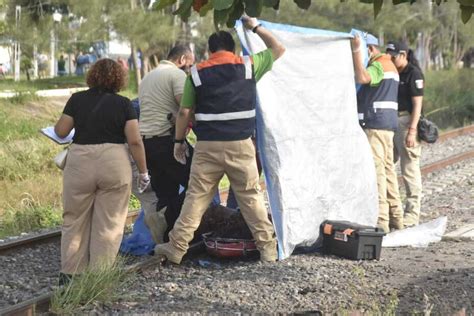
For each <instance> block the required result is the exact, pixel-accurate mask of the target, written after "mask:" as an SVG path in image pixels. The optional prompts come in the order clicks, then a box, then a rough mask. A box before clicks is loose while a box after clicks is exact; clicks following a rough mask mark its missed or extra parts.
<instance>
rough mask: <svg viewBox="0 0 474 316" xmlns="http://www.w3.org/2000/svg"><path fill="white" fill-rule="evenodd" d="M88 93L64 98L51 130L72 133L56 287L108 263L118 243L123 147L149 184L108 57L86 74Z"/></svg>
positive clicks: (130, 112) (125, 173) (125, 177)
mask: <svg viewBox="0 0 474 316" xmlns="http://www.w3.org/2000/svg"><path fill="white" fill-rule="evenodd" d="M87 84H88V86H89V88H90V89H89V90H86V91H82V92H78V93H75V94H73V95H72V96H71V98H70V99H69V100H68V102H67V104H66V106H65V108H64V111H63V114H62V115H61V117H60V119H59V121H58V122H57V123H56V126H55V132H56V134H58V136H60V137H65V136H66V135H68V134H69V132H70V131H71V130H72V129H73V128H74V129H75V134H74V138H73V143H72V145H71V147H70V150H69V154H68V157H67V160H66V167H65V169H64V178H63V204H64V215H63V219H64V223H63V228H62V238H61V273H60V283H65V282H67V281H68V280H69V278H70V276H71V275H73V274H76V273H81V272H83V271H84V270H85V269H86V268H87V267H89V266H90V267H98V266H100V265H103V264H111V263H113V261H114V259H115V257H116V255H117V253H118V249H119V246H120V242H121V240H122V235H123V229H124V225H125V220H126V217H127V213H128V202H129V198H130V189H131V181H132V171H131V166H130V160H129V155H128V149H127V147H126V145H125V143H128V146H129V149H130V152H131V153H132V156H133V158H134V160H135V161H136V163H137V166H138V169H139V171H140V179H139V180H140V186H141V187H142V188H145V187H146V186H147V185H148V183H149V178H148V170H147V166H146V162H145V151H144V147H143V143H142V140H141V137H140V133H139V129H138V120H137V114H136V112H135V110H134V109H133V107H132V104H131V102H130V100H129V99H127V98H125V97H122V96H120V95H118V94H117V92H118V91H119V90H120V89H121V88H123V87H124V86H125V84H126V75H125V72H124V70H123V69H122V67H121V66H120V65H119V64H118V63H116V62H115V61H113V60H111V59H101V60H99V61H98V62H96V63H95V64H94V65H93V66H92V68H91V69H90V71H89V72H88V74H87Z"/></svg>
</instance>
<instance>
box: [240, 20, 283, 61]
mask: <svg viewBox="0 0 474 316" xmlns="http://www.w3.org/2000/svg"><path fill="white" fill-rule="evenodd" d="M242 22H243V23H244V26H245V27H246V28H247V29H249V30H252V32H254V33H256V34H257V35H258V36H260V38H261V39H262V41H263V42H264V43H265V45H266V46H267V47H268V48H269V49H271V51H272V54H273V60H277V59H278V58H280V57H281V56H282V55H283V54H284V53H285V47H284V46H283V44H282V43H281V42H280V41H278V39H277V38H276V37H275V35H273V34H272V33H271V32H270V31H268V30H267V29H265V28H264V27H262V25H261V24H259V23H258V20H257V19H256V18H250V17H248V16H243V17H242Z"/></svg>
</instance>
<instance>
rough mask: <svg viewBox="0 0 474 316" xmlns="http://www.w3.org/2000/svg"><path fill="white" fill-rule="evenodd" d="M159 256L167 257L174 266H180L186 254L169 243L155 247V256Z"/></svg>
mask: <svg viewBox="0 0 474 316" xmlns="http://www.w3.org/2000/svg"><path fill="white" fill-rule="evenodd" d="M159 255H162V256H165V257H166V259H167V260H168V261H170V262H172V263H174V264H180V263H181V260H182V259H183V256H184V255H185V252H182V251H180V250H178V249H176V248H175V247H173V245H171V243H169V242H167V243H164V244H159V245H156V246H155V256H159Z"/></svg>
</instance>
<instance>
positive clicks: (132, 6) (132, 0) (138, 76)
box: [130, 0, 143, 88]
mask: <svg viewBox="0 0 474 316" xmlns="http://www.w3.org/2000/svg"><path fill="white" fill-rule="evenodd" d="M136 7H137V4H136V2H135V0H130V9H131V10H132V12H133V11H135V9H136ZM130 48H131V56H132V64H133V68H135V76H136V83H137V88H138V86H140V82H141V80H142V74H141V70H140V69H139V68H138V60H137V58H138V56H137V53H136V51H135V43H134V41H133V38H131V39H130ZM141 66H142V67H143V65H141Z"/></svg>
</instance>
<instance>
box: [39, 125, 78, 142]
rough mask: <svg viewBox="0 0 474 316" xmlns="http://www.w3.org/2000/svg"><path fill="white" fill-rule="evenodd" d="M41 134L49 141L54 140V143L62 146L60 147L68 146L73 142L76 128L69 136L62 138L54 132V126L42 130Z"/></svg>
mask: <svg viewBox="0 0 474 316" xmlns="http://www.w3.org/2000/svg"><path fill="white" fill-rule="evenodd" d="M41 133H42V134H43V135H44V136H46V137H48V138H49V139H51V140H53V141H54V142H56V143H58V144H60V145H66V144H69V143H70V142H72V138H73V137H74V128H73V129H72V131H71V132H70V133H69V135H68V136H66V137H64V138H61V137H59V136H58V135H57V134H56V133H55V132H54V126H48V127H45V128H42V129H41Z"/></svg>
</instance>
